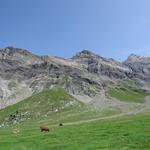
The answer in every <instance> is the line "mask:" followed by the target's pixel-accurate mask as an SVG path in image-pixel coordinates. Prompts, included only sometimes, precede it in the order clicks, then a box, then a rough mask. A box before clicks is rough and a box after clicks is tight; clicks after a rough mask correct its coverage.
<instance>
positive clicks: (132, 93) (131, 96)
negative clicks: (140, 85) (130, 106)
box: [108, 86, 149, 103]
mask: <svg viewBox="0 0 150 150" xmlns="http://www.w3.org/2000/svg"><path fill="white" fill-rule="evenodd" d="M108 94H109V95H110V96H111V97H115V98H117V99H118V100H122V101H126V102H137V103H143V102H144V98H145V96H148V95H149V93H148V92H146V91H145V90H142V89H137V88H135V87H130V86H125V87H120V86H118V87H109V90H108Z"/></svg>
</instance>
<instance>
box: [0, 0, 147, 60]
mask: <svg viewBox="0 0 150 150" xmlns="http://www.w3.org/2000/svg"><path fill="white" fill-rule="evenodd" d="M8 46H13V47H18V48H24V49H28V50H29V51H31V52H33V53H35V54H38V55H53V56H59V57H64V58H70V57H72V56H73V55H75V54H76V53H77V52H79V51H81V50H84V49H86V50H91V51H93V52H95V53H97V54H99V55H101V56H103V57H108V58H114V59H116V60H119V61H123V60H125V59H126V58H127V56H128V55H130V54H131V53H135V54H137V55H142V56H150V0H0V48H4V47H8Z"/></svg>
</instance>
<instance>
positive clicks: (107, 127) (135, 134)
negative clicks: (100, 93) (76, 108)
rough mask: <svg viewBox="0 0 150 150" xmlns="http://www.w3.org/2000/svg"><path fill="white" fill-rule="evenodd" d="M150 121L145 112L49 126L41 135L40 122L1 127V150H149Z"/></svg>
mask: <svg viewBox="0 0 150 150" xmlns="http://www.w3.org/2000/svg"><path fill="white" fill-rule="evenodd" d="M149 118H150V113H145V114H140V115H136V116H127V117H122V118H116V119H109V120H101V121H95V122H89V123H83V124H78V125H70V126H69V125H65V124H64V126H63V127H59V126H51V125H49V128H50V132H49V133H48V132H47V133H44V132H40V130H39V124H38V122H31V123H30V124H29V125H18V126H12V127H9V128H3V129H2V128H1V129H0V135H1V136H0V150H10V149H11V150H101V149H102V150H105V149H110V150H121V149H124V150H135V149H137V150H149V149H150V119H149ZM33 124H36V126H32V125H33ZM16 130H17V131H18V132H15V131H16Z"/></svg>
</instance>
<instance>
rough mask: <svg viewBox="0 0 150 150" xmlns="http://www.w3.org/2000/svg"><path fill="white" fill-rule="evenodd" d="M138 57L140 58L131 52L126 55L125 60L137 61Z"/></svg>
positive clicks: (139, 57)
mask: <svg viewBox="0 0 150 150" xmlns="http://www.w3.org/2000/svg"><path fill="white" fill-rule="evenodd" d="M140 59H141V56H138V55H136V54H131V55H129V56H128V58H127V60H126V61H132V62H135V61H139V60H140Z"/></svg>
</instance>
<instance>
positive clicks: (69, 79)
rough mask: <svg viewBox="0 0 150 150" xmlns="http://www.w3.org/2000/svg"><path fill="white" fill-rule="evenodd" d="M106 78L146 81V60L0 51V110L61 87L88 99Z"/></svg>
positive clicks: (149, 74) (149, 72)
mask: <svg viewBox="0 0 150 150" xmlns="http://www.w3.org/2000/svg"><path fill="white" fill-rule="evenodd" d="M109 79H110V80H111V79H115V80H120V79H131V80H137V79H138V80H142V81H144V82H145V81H146V82H149V81H150V58H145V57H139V56H135V55H131V56H130V57H129V58H128V59H127V60H126V61H125V62H124V63H120V62H117V61H115V60H113V59H106V58H103V57H101V56H98V55H96V54H94V53H92V52H90V51H88V50H83V51H81V52H79V53H77V54H76V55H75V56H73V57H72V58H70V59H63V58H58V57H51V56H37V55H34V54H32V53H30V52H28V51H27V50H24V49H18V48H13V47H7V48H4V49H0V84H1V89H0V106H1V107H2V103H3V107H6V106H7V105H10V104H13V103H16V102H18V101H19V100H22V99H23V98H26V97H28V96H30V95H32V94H33V93H37V92H40V91H42V90H43V89H45V88H53V87H61V88H62V87H63V88H65V89H66V90H67V91H68V92H69V93H71V94H77V95H88V96H91V97H92V96H94V95H96V94H99V93H100V91H101V90H103V89H104V86H103V85H104V84H103V83H104V81H105V80H109ZM25 91H26V92H25ZM22 93H24V94H22Z"/></svg>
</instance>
